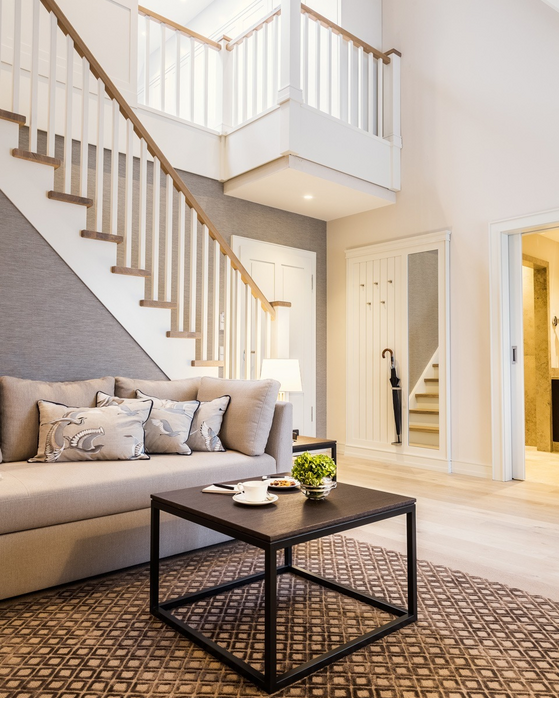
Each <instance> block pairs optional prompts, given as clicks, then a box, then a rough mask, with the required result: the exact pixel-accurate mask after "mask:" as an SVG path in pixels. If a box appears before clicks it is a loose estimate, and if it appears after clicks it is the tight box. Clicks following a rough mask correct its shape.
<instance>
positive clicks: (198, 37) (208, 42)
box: [138, 5, 221, 50]
mask: <svg viewBox="0 0 559 720" xmlns="http://www.w3.org/2000/svg"><path fill="white" fill-rule="evenodd" d="M138 12H139V13H140V14H141V15H147V17H151V18H153V19H154V20H157V22H160V23H163V25H168V26H169V27H171V28H173V30H178V31H179V32H181V33H182V34H183V35H188V36H189V37H193V38H195V39H196V40H199V41H200V42H201V43H205V44H206V45H209V46H210V47H213V48H215V49H216V50H221V45H220V44H219V43H217V42H216V41H215V40H210V38H207V37H204V36H203V35H200V34H199V33H197V32H195V31H194V30H190V29H189V28H187V27H184V25H179V24H178V23H176V22H174V21H173V20H169V18H166V17H164V16H163V15H158V14H157V13H156V12H153V10H149V9H148V8H146V7H142V6H141V5H139V6H138Z"/></svg>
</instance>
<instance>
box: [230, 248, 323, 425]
mask: <svg viewBox="0 0 559 720" xmlns="http://www.w3.org/2000/svg"><path fill="white" fill-rule="evenodd" d="M232 245H233V251H234V252H235V253H236V255H237V256H238V257H239V259H240V260H241V262H242V264H243V265H244V267H245V268H246V269H247V271H248V272H249V273H250V275H251V276H252V277H253V279H254V281H255V282H256V284H257V285H258V287H259V288H260V289H261V290H262V292H263V293H264V295H265V296H266V298H267V299H268V300H269V301H270V302H272V301H278V300H281V301H283V302H290V303H291V311H290V322H289V355H290V357H291V358H296V359H297V360H299V363H300V365H301V381H302V385H303V392H302V393H291V394H290V396H289V401H290V402H291V403H293V427H294V428H297V429H298V430H299V432H300V434H301V435H308V436H309V437H315V436H316V293H315V277H316V253H314V252H310V251H309V250H299V249H297V248H290V247H286V246H285V245H276V244H275V243H267V242H261V241H260V240H252V239H250V238H243V237H238V236H235V235H234V236H233V237H232Z"/></svg>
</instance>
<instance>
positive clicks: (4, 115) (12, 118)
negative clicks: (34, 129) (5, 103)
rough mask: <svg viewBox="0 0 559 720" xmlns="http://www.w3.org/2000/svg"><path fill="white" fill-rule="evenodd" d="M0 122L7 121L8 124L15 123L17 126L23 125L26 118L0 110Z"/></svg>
mask: <svg viewBox="0 0 559 720" xmlns="http://www.w3.org/2000/svg"><path fill="white" fill-rule="evenodd" d="M0 120H7V121H8V122H15V123H17V124H18V125H25V122H26V117H25V115H19V114H18V113H14V112H10V111H9V110H0Z"/></svg>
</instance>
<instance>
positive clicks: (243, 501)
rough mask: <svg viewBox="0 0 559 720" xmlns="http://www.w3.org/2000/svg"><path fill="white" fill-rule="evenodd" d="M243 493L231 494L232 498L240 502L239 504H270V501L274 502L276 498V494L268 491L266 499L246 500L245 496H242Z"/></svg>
mask: <svg viewBox="0 0 559 720" xmlns="http://www.w3.org/2000/svg"><path fill="white" fill-rule="evenodd" d="M243 495H244V493H239V494H238V495H233V500H234V501H235V502H237V503H241V505H271V504H272V503H275V502H276V500H277V499H278V496H277V495H273V494H272V493H268V497H267V498H266V500H247V499H246V498H245V497H243Z"/></svg>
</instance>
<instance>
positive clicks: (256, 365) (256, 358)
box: [254, 300, 262, 380]
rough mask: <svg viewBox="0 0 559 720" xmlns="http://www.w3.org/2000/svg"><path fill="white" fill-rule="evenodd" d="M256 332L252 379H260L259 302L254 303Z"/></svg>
mask: <svg viewBox="0 0 559 720" xmlns="http://www.w3.org/2000/svg"><path fill="white" fill-rule="evenodd" d="M255 313H256V332H255V351H256V352H255V355H254V378H255V380H259V379H260V366H261V364H262V307H261V305H260V301H259V300H256V301H255Z"/></svg>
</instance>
